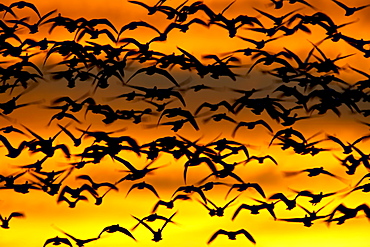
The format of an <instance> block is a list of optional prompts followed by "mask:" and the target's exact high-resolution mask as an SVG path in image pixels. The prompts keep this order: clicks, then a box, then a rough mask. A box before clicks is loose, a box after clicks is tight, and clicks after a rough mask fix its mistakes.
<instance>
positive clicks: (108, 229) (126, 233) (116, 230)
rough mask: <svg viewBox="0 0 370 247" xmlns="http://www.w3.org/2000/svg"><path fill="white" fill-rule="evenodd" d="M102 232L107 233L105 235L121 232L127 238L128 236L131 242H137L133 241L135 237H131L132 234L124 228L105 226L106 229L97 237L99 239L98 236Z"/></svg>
mask: <svg viewBox="0 0 370 247" xmlns="http://www.w3.org/2000/svg"><path fill="white" fill-rule="evenodd" d="M104 232H107V233H115V232H121V233H123V234H125V235H127V236H129V237H130V238H132V239H133V240H135V241H137V240H136V239H135V237H134V236H133V235H132V233H131V232H130V231H129V230H127V229H126V228H124V227H122V226H120V225H119V224H117V225H111V226H107V227H104V229H103V230H102V231H101V232H100V233H99V235H98V238H100V236H101V235H102V234H103V233H104Z"/></svg>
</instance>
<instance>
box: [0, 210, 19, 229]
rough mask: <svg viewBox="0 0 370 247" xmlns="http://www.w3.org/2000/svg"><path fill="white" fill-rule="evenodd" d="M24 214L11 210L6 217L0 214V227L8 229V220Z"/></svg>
mask: <svg viewBox="0 0 370 247" xmlns="http://www.w3.org/2000/svg"><path fill="white" fill-rule="evenodd" d="M24 216H25V215H24V214H23V213H20V212H12V213H11V214H10V215H9V216H8V217H3V216H2V215H0V221H1V225H0V226H1V227H2V228H4V229H9V221H10V220H11V219H12V218H13V217H24Z"/></svg>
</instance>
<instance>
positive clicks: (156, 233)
mask: <svg viewBox="0 0 370 247" xmlns="http://www.w3.org/2000/svg"><path fill="white" fill-rule="evenodd" d="M176 213H177V212H175V213H173V214H172V215H171V217H170V218H168V219H167V220H166V222H165V223H164V224H163V226H162V227H161V228H159V229H158V230H157V231H155V230H153V228H151V227H150V226H149V225H148V224H147V223H146V222H145V221H142V220H140V219H139V218H137V217H135V216H132V217H134V218H135V219H136V220H137V221H139V222H140V224H142V225H143V226H145V227H146V228H147V229H148V230H149V231H151V232H152V233H153V239H152V240H153V241H154V242H159V241H160V240H162V231H163V229H164V228H165V227H166V225H167V224H168V223H169V222H170V221H171V220H172V218H173V217H174V216H175V215H176Z"/></svg>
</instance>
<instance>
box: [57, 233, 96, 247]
mask: <svg viewBox="0 0 370 247" xmlns="http://www.w3.org/2000/svg"><path fill="white" fill-rule="evenodd" d="M57 229H58V230H59V231H60V232H62V233H63V234H64V235H66V236H68V237H69V238H71V239H72V240H73V241H74V242H75V243H76V245H77V246H78V247H84V246H85V244H87V243H90V242H93V241H96V240H98V239H99V237H96V238H89V239H78V238H76V237H74V236H72V235H71V234H69V233H66V232H65V231H63V230H61V229H59V228H57ZM54 245H55V244H54Z"/></svg>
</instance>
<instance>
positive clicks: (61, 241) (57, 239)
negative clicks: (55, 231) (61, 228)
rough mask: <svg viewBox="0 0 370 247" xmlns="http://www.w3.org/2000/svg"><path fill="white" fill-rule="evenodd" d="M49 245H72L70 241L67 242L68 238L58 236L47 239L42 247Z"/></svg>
mask: <svg viewBox="0 0 370 247" xmlns="http://www.w3.org/2000/svg"><path fill="white" fill-rule="evenodd" d="M49 244H53V245H61V244H65V245H68V246H70V247H72V243H71V241H69V239H68V238H60V237H58V236H56V237H54V238H49V239H47V240H46V241H45V243H44V245H43V246H42V247H45V246H46V245H49Z"/></svg>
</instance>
